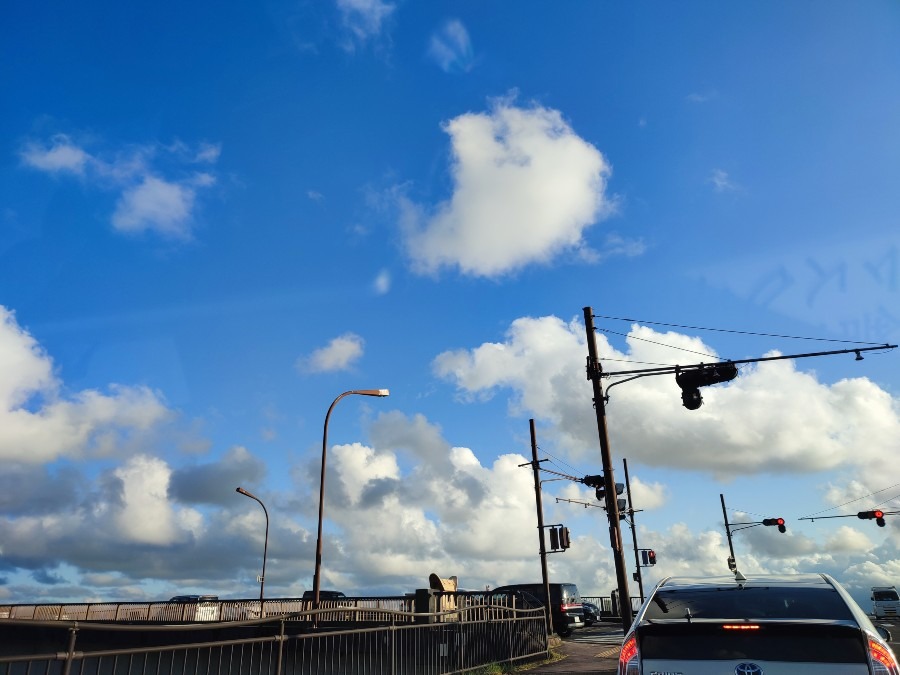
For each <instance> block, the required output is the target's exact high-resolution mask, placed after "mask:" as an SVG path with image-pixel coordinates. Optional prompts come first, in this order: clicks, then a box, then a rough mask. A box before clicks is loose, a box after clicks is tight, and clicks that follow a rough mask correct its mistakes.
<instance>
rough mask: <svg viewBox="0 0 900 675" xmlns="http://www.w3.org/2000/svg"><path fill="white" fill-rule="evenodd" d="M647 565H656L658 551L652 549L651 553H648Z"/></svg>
mask: <svg viewBox="0 0 900 675" xmlns="http://www.w3.org/2000/svg"><path fill="white" fill-rule="evenodd" d="M647 564H648V565H655V564H656V551H654V550H653V549H650V550H649V551H647Z"/></svg>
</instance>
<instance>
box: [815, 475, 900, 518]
mask: <svg viewBox="0 0 900 675" xmlns="http://www.w3.org/2000/svg"><path fill="white" fill-rule="evenodd" d="M895 487H900V483H894V484H893V485H889V486H887V487H886V488H882V489H880V490H875V492H870V493H869V494H867V495H863V496H862V497H857V498H856V499H851V500H850V501H847V502H844V503H843V504H838V505H836V506H832V507H831V508H828V509H822V510H821V511H816V512H815V513H810V514H809V515H808V516H804V518H812V517H814V516H818V515H821V514H823V513H828V512H829V511H834V510H835V509H839V508H841V507H843V506H847V505H848V504H853V503H854V502H861V501H862V500H863V499H868V498H869V497H874V496H875V495H877V494H879V493H881V492H886V491H887V490H891V489H893V488H895ZM893 499H897V497H890V498H888V499H885V500H884V501H882V502H879V504H884V503H885V502H889V501H891V500H893ZM876 506H877V504H876Z"/></svg>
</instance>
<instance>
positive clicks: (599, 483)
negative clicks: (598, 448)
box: [581, 473, 603, 488]
mask: <svg viewBox="0 0 900 675" xmlns="http://www.w3.org/2000/svg"><path fill="white" fill-rule="evenodd" d="M581 482H582V483H584V484H585V485H587V486H588V487H592V488H599V487H603V474H602V473H601V474H599V475H596V476H585V477H584V478H582V479H581Z"/></svg>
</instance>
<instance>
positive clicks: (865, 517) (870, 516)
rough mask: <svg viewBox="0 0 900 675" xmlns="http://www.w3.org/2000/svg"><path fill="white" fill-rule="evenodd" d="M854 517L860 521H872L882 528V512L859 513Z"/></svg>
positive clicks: (876, 510) (877, 510)
mask: <svg viewBox="0 0 900 675" xmlns="http://www.w3.org/2000/svg"><path fill="white" fill-rule="evenodd" d="M856 517H857V518H859V519H861V520H872V519H874V520H875V522H876V523H877V524H878V527H884V511H881V510H879V509H875V510H874V511H860V512H859V513H857V514H856Z"/></svg>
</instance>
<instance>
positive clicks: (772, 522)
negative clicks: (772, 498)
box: [762, 518, 787, 534]
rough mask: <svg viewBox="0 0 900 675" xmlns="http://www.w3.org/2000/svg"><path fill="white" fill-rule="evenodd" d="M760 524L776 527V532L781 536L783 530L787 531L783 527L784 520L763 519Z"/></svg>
mask: <svg viewBox="0 0 900 675" xmlns="http://www.w3.org/2000/svg"><path fill="white" fill-rule="evenodd" d="M762 524H763V525H768V526H771V525H777V526H778V531H779V532H781V533H782V534H784V532H785V530H787V528H786V527H785V526H784V518H763V521H762Z"/></svg>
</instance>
